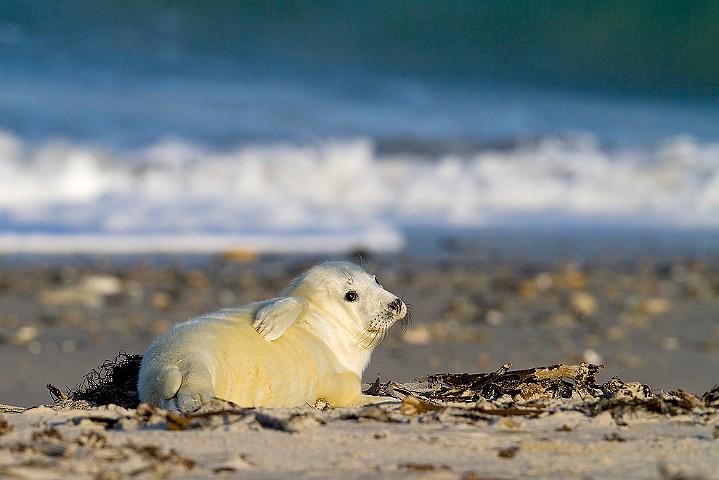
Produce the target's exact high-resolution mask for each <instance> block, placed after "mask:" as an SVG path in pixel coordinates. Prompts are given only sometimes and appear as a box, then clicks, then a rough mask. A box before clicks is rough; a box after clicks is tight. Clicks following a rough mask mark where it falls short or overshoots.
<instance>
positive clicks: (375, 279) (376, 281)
mask: <svg viewBox="0 0 719 480" xmlns="http://www.w3.org/2000/svg"><path fill="white" fill-rule="evenodd" d="M374 283H376V284H377V285H379V286H380V287H381V286H382V284H381V283H379V279H378V278H377V275H375V276H374Z"/></svg>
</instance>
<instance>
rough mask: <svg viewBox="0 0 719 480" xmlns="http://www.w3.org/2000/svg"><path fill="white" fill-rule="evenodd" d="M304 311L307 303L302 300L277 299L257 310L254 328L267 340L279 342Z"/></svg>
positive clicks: (294, 298) (291, 298)
mask: <svg viewBox="0 0 719 480" xmlns="http://www.w3.org/2000/svg"><path fill="white" fill-rule="evenodd" d="M304 310H305V301H304V300H302V299H300V298H297V297H281V298H275V299H273V300H270V301H269V302H268V303H267V304H266V305H264V306H263V307H261V308H260V309H259V310H257V313H255V321H254V322H253V323H252V326H253V327H254V328H255V330H257V332H258V333H259V334H260V335H262V336H263V337H265V340H270V341H272V340H277V339H278V338H280V336H282V334H283V333H285V331H287V329H288V328H290V327H291V326H292V324H293V323H295V322H296V321H297V319H298V318H299V317H300V315H302V312H304Z"/></svg>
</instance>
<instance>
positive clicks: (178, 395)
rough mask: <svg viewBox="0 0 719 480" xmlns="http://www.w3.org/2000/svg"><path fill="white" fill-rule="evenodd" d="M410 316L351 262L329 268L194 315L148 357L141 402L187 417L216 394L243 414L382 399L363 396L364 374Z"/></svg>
mask: <svg viewBox="0 0 719 480" xmlns="http://www.w3.org/2000/svg"><path fill="white" fill-rule="evenodd" d="M348 292H350V293H348ZM354 295H356V299H355V298H354ZM406 314H407V307H406V306H405V304H404V303H403V302H402V301H401V300H399V299H398V298H397V297H396V296H394V295H393V294H391V293H389V292H388V291H386V290H385V289H384V288H382V286H381V285H380V284H379V282H378V281H377V280H376V278H375V277H374V276H372V275H369V274H367V273H366V272H365V271H364V270H362V269H361V268H360V267H358V266H356V265H354V264H351V263H347V262H326V263H323V264H320V265H317V266H315V267H313V268H311V269H309V270H307V271H306V272H305V273H303V274H302V275H300V276H299V277H297V278H296V279H295V280H294V281H293V282H292V283H291V284H290V285H289V287H287V289H286V290H285V291H284V292H283V294H282V296H280V297H277V298H274V299H272V300H268V301H265V302H256V303H251V304H248V305H245V306H243V307H240V308H231V309H225V310H221V311H219V312H215V313H211V314H209V315H204V316H201V317H197V318H195V319H192V320H190V321H188V322H185V323H182V324H179V325H175V326H174V327H173V328H171V329H170V330H168V331H167V332H165V333H164V334H162V335H160V336H159V337H158V338H157V339H155V341H154V342H153V343H152V345H150V347H149V348H148V350H147V352H145V355H144V357H143V359H142V366H141V368H140V375H139V381H138V390H139V393H140V400H141V401H142V402H148V403H153V404H155V405H158V406H161V407H163V408H168V409H179V410H183V411H187V410H193V409H195V408H197V407H199V406H200V405H202V404H203V403H206V402H208V401H209V400H210V399H212V398H214V397H217V398H221V399H224V400H229V401H231V402H234V403H236V404H238V405H240V406H246V407H253V406H266V407H290V406H300V405H305V404H314V403H315V402H316V401H317V400H318V399H324V400H326V401H327V402H328V403H329V404H330V405H332V406H333V407H344V406H357V405H364V404H368V403H377V402H378V401H385V400H388V399H387V398H384V397H373V396H369V395H363V394H362V393H361V378H362V372H363V371H364V369H365V367H366V366H367V364H368V363H369V359H370V355H371V353H372V349H373V348H374V347H375V346H376V345H377V344H379V342H381V341H382V339H383V338H384V335H385V334H386V332H387V330H388V329H389V328H390V327H391V326H392V324H393V323H394V322H396V321H397V320H401V319H403V318H404V317H405V315H406Z"/></svg>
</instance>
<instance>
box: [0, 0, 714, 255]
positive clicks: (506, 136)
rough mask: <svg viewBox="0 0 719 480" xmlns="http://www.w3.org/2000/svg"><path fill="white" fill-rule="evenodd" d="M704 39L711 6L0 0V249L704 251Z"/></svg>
mask: <svg viewBox="0 0 719 480" xmlns="http://www.w3.org/2000/svg"><path fill="white" fill-rule="evenodd" d="M717 38H719V2H699V1H695V2H693V1H668V2H652V1H642V0H638V1H633V2H619V1H606V2H583V1H561V0H558V1H552V2H544V1H534V0H527V1H518V0H506V1H497V0H478V1H448V2H436V1H423V0H416V1H391V2H390V1H364V2H352V1H326V2H306V1H305V2H293V1H263V2H243V1H215V2H191V1H170V0H166V1H160V0H150V1H147V0H146V1H122V2H120V1H105V2H96V1H72V2H70V1H43V0H35V1H32V0H26V1H22V0H17V1H13V0H5V1H3V2H0V251H2V252H6V253H12V252H49V253H57V252H66V251H88V252H118V253H122V252H214V251H223V250H229V249H247V250H250V251H261V252H321V251H324V252H332V251H334V252H340V251H347V250H352V249H357V250H373V251H397V250H401V249H403V248H407V247H408V245H409V247H410V248H411V246H412V245H411V243H412V242H417V241H419V240H421V239H423V238H425V237H424V236H423V233H422V232H434V233H435V234H436V232H451V231H462V232H475V233H474V234H476V235H478V236H479V238H480V239H481V235H482V232H505V234H506V235H508V237H510V238H511V237H512V233H511V232H522V235H524V236H525V238H527V239H530V240H531V239H532V238H533V237H534V234H533V233H532V232H544V233H545V234H546V232H548V231H549V232H565V233H567V234H568V235H574V237H573V238H577V239H579V240H578V241H581V238H582V237H583V236H584V235H587V237H594V238H597V234H596V232H602V235H609V236H610V237H611V236H612V232H615V235H614V238H615V241H616V240H617V239H620V240H621V238H622V236H624V235H627V234H628V232H645V233H646V232H655V236H658V237H662V238H663V237H664V236H665V234H669V235H670V236H671V238H677V239H680V240H681V242H684V243H685V244H686V245H690V246H691V244H692V242H699V243H702V242H703V243H702V245H704V246H705V247H707V245H708V247H707V248H709V249H712V248H713V247H712V245H713V244H712V242H713V241H714V240H716V239H719V233H718V232H719V43H718V42H717V40H716V39H717ZM506 232H509V233H506ZM586 232H594V233H591V234H587V233H586ZM667 232H668V233H667ZM696 232H698V233H696ZM672 235H673V236H672ZM432 238H434V237H432ZM418 239H419V240H418ZM420 243H421V242H420ZM640 243H641V242H640ZM640 249H641V246H640Z"/></svg>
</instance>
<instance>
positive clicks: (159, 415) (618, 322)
mask: <svg viewBox="0 0 719 480" xmlns="http://www.w3.org/2000/svg"><path fill="white" fill-rule="evenodd" d="M455 247H456V246H454V245H448V246H447V254H446V255H442V256H435V257H432V258H419V259H418V258H415V257H410V256H406V255H399V256H368V255H364V256H363V262H364V264H365V267H366V268H367V269H368V270H370V271H372V272H373V273H376V274H377V275H378V277H379V278H380V280H381V281H382V282H383V284H384V285H385V286H386V287H387V288H388V289H389V290H391V291H393V292H395V293H397V294H399V295H401V296H402V297H403V298H404V299H405V301H406V302H407V303H408V304H409V305H410V307H411V310H412V323H411V325H410V326H409V327H408V328H407V329H406V331H399V330H398V331H397V332H396V333H394V334H393V335H391V336H390V337H388V338H387V339H386V340H385V341H384V342H383V344H381V345H380V346H379V347H378V348H377V349H376V350H375V354H374V356H373V360H372V362H371V364H370V367H369V368H368V370H367V371H366V372H365V379H364V380H365V381H368V382H371V381H373V380H374V378H375V377H376V375H377V374H378V373H379V374H381V379H382V381H383V382H387V381H390V380H394V381H399V382H406V381H409V380H411V379H412V378H414V377H417V376H421V375H426V374H429V373H436V372H491V371H494V370H496V369H497V368H499V367H500V366H501V365H503V364H505V363H512V365H513V368H520V369H521V368H530V367H536V366H540V365H551V364H555V363H575V364H576V363H579V362H582V361H586V362H591V363H597V364H599V363H601V364H604V365H605V368H604V369H603V370H602V371H601V372H599V374H598V378H599V382H600V383H603V382H607V381H609V380H610V379H611V377H612V376H615V375H616V376H619V377H621V378H622V379H623V380H625V381H627V382H631V381H639V382H641V383H643V384H648V385H650V386H651V388H652V390H653V393H654V394H661V391H662V390H664V391H669V390H678V389H682V390H684V391H686V392H690V393H692V394H694V395H695V397H693V398H698V397H701V396H702V394H703V393H704V392H706V391H708V390H710V389H711V388H712V387H713V386H714V385H715V384H717V383H719V268H718V266H717V260H718V259H717V258H714V257H711V256H708V255H704V256H692V257H688V256H676V257H675V256H672V257H667V256H662V257H654V258H652V257H647V256H636V257H632V258H617V257H611V256H602V257H599V258H595V257H592V258H582V257H581V256H580V257H576V256H574V257H572V258H562V259H552V260H546V259H545V260H542V261H537V260H536V259H534V258H527V257H524V258H507V257H502V258H497V257H495V256H492V255H491V254H486V253H485V254H482V255H474V256H473V255H470V254H468V252H466V251H462V252H459V253H461V255H459V253H458V252H456V248H455ZM321 258H322V257H273V256H264V257H256V256H254V255H252V254H250V253H247V252H232V253H231V254H226V255H217V256H204V257H190V258H188V257H176V256H173V257H162V256H152V257H142V256H139V257H138V256H133V257H129V256H128V257H98V256H94V257H71V258H70V257H63V256H56V257H47V258H42V259H38V258H20V257H5V258H3V259H0V264H1V266H2V269H1V270H0V342H1V343H0V364H2V365H3V367H4V368H3V374H2V375H0V392H1V393H0V403H3V404H8V405H16V406H22V407H30V406H35V405H42V404H48V403H51V402H52V398H51V396H50V395H49V393H48V390H47V388H46V384H48V383H52V384H54V385H56V386H57V387H58V388H60V390H62V391H67V389H68V388H74V387H75V386H76V385H78V384H79V383H80V382H81V381H82V378H83V375H85V374H86V373H87V372H89V371H91V370H92V369H93V368H95V367H97V366H99V365H101V364H102V363H103V362H104V361H105V360H107V359H112V358H114V357H115V356H116V355H117V353H118V351H119V350H124V351H126V352H129V353H141V352H142V351H144V349H145V348H146V347H147V345H148V344H149V342H150V341H151V340H152V338H154V336H155V335H157V334H158V333H160V332H161V331H163V330H164V329H166V328H168V327H169V326H170V325H172V324H173V323H175V322H179V321H184V320H186V319H187V318H189V317H191V316H194V315H197V314H200V313H204V312H208V311H212V310H214V309H217V308H221V307H224V306H234V305H239V304H242V303H246V302H248V301H252V300H257V299H261V298H268V297H270V296H272V295H274V294H276V293H277V292H278V291H280V290H281V289H282V288H283V287H284V286H285V285H286V283H287V281H288V280H289V278H291V277H292V276H293V275H295V274H296V273H298V272H299V271H301V270H303V269H304V268H306V267H307V266H308V265H310V264H312V263H314V262H316V261H318V260H320V259H321ZM351 258H353V259H355V260H356V259H357V257H356V256H352V257H351ZM563 401H564V402H570V400H563ZM560 402H561V401H560ZM562 405H563V406H562ZM474 407H475V406H474V404H468V405H463V406H461V407H458V406H452V407H443V408H442V409H441V410H438V411H433V412H426V413H423V414H419V415H407V414H405V413H402V412H401V411H400V406H399V405H385V406H382V407H380V410H381V412H384V413H379V412H378V410H377V409H376V408H375V407H365V408H364V409H353V410H345V409H339V410H325V411H320V410H316V409H312V408H310V407H307V408H303V409H293V410H284V409H281V410H253V411H245V412H241V413H237V412H235V413H233V414H232V415H227V416H225V417H221V416H219V417H218V416H213V417H212V421H211V422H207V423H199V424H198V425H196V426H194V427H193V428H190V429H187V430H182V431H175V430H171V429H168V421H167V413H166V412H153V413H148V412H147V411H144V410H143V408H144V407H141V408H140V411H138V410H137V409H124V408H121V407H117V406H100V407H95V408H93V409H91V410H77V409H67V408H65V409H62V410H54V409H51V408H48V407H38V408H33V409H29V410H26V411H24V412H23V413H4V414H3V416H2V421H0V477H3V476H7V477H11V478H67V477H68V476H71V475H72V476H74V477H77V478H126V477H127V478H129V477H132V478H158V477H160V478H163V477H164V478H169V477H172V478H205V477H208V476H215V475H217V476H223V475H228V476H240V477H242V478H268V477H269V478H273V477H274V478H286V477H287V476H289V475H292V476H293V477H296V478H328V477H333V478H335V477H338V478H339V477H343V478H359V477H362V478H375V477H376V478H380V477H382V478H384V477H392V478H397V477H413V478H415V477H421V478H542V477H552V478H699V479H712V478H719V440H717V438H716V437H717V436H719V433H718V432H719V416H718V415H717V411H716V408H714V407H711V406H707V405H704V406H701V408H700V407H696V408H695V409H693V410H691V411H684V412H679V413H677V414H675V415H670V414H667V413H656V412H651V411H646V410H638V411H635V412H630V413H627V414H625V415H623V416H622V418H621V419H620V420H619V421H618V420H617V418H615V416H613V415H612V413H611V412H606V411H605V412H603V413H599V414H597V415H594V416H591V415H587V414H586V413H583V412H580V411H575V410H573V409H572V408H570V407H571V404H570V403H566V404H561V403H560V406H559V407H557V406H556V405H555V406H552V408H551V409H549V408H545V410H544V411H543V412H542V413H541V414H540V415H538V416H527V415H504V416H503V415H488V416H481V415H480V416H478V415H477V414H476V412H474V413H471V414H468V413H467V411H469V410H471V409H472V408H474ZM565 407H566V408H565ZM369 408H375V409H374V410H369ZM675 413H676V412H675ZM1 425H6V426H5V427H3V426H1ZM283 425H285V426H283ZM287 425H291V426H290V427H287Z"/></svg>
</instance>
